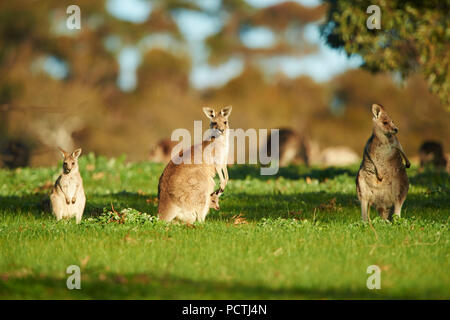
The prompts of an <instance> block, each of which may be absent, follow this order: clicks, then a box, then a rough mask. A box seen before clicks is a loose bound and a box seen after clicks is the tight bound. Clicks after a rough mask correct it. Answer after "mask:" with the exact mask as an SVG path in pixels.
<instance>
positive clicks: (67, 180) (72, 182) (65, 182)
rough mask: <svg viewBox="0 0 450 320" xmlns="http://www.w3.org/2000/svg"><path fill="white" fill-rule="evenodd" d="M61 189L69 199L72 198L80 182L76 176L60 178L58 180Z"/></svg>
mask: <svg viewBox="0 0 450 320" xmlns="http://www.w3.org/2000/svg"><path fill="white" fill-rule="evenodd" d="M60 184H61V187H62V188H63V190H65V191H66V192H67V195H68V196H69V197H73V196H74V195H75V193H76V191H77V186H79V184H80V180H79V178H78V177H76V176H67V175H66V176H62V178H61V180H60Z"/></svg>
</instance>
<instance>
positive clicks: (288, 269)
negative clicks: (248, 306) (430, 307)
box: [0, 155, 450, 299]
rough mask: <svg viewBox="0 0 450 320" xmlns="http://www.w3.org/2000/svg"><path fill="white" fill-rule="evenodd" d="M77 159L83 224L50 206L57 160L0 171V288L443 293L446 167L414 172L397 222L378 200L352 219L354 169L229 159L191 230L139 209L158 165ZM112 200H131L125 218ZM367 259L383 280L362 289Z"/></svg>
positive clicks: (16, 293)
mask: <svg viewBox="0 0 450 320" xmlns="http://www.w3.org/2000/svg"><path fill="white" fill-rule="evenodd" d="M80 166H81V172H82V176H83V179H84V186H85V191H86V194H87V206H86V210H85V214H84V218H83V222H82V223H81V224H80V225H76V224H75V221H74V220H70V221H60V222H56V221H55V219H54V218H53V217H52V216H51V214H50V209H49V206H48V192H49V190H48V189H47V187H48V185H47V186H46V182H47V181H51V182H53V181H54V180H55V179H56V177H57V176H58V174H59V171H60V169H59V168H56V167H53V168H34V169H31V168H25V169H18V170H0V298H3V299H5V298H6V299H16V298H33V299H35V298H38V299H93V298H94V299H123V298H127V299H128V298H137V299H141V298H149V299H304V298H306V299H310V298H313V299H322V298H326V299H341V298H342V299H354V298H362V299H372V298H375V299H405V298H406V299H415V298H426V299H428V298H437V299H449V298H450V277H449V273H448V271H449V235H448V220H449V208H450V197H449V194H450V178H449V176H448V175H446V174H437V173H434V174H433V173H423V174H419V173H418V172H417V170H416V169H411V170H409V171H408V173H409V175H410V180H411V187H410V192H409V194H408V198H407V200H406V202H405V204H404V210H403V218H402V219H399V220H396V221H394V222H393V223H389V222H384V221H382V220H380V219H379V218H375V211H374V210H372V218H374V219H373V228H371V227H370V225H368V224H364V223H362V222H360V209H359V204H358V202H357V199H356V193H355V184H354V180H355V174H356V171H357V167H356V166H354V167H349V168H342V169H337V168H328V169H319V168H312V169H309V168H304V167H295V166H292V167H288V168H283V169H281V170H280V172H279V174H278V175H277V176H274V177H264V176H260V175H259V169H258V168H256V167H252V166H234V167H231V168H230V169H229V172H230V179H231V180H230V182H229V184H228V186H227V190H226V192H225V193H224V195H223V196H222V197H221V203H220V205H221V210H220V211H219V212H217V211H213V210H211V212H210V214H209V215H208V217H207V219H206V223H204V224H195V225H193V226H186V225H168V224H165V223H163V222H162V221H157V219H155V218H152V217H150V216H148V215H145V214H144V213H148V214H151V215H155V214H156V212H157V204H156V202H155V198H156V193H157V183H158V178H159V175H160V173H161V171H162V169H163V165H159V164H149V163H133V164H127V163H126V162H125V161H124V159H123V158H121V159H106V158H103V157H97V158H95V157H94V156H93V155H87V156H84V157H82V158H81V163H80ZM333 199H335V200H333ZM111 203H112V204H113V205H114V209H115V210H116V211H117V212H121V211H122V210H124V209H126V208H134V209H135V210H128V214H127V215H126V216H124V217H123V219H122V221H120V222H123V223H119V222H117V221H116V220H111V219H110V218H114V214H112V213H111V211H112V210H111ZM139 212H142V214H139ZM239 214H241V217H244V218H245V219H246V220H239V218H238V219H236V217H235V216H236V215H239ZM233 217H235V218H233ZM116 218H117V215H116ZM114 221H116V222H114ZM239 221H241V222H246V223H242V224H236V223H235V222H239ZM69 265H79V266H80V267H81V274H82V277H81V287H82V289H81V290H68V289H67V288H66V279H67V277H68V276H69V275H67V274H66V273H65V271H66V268H67V267H68V266H69ZM369 265H378V266H380V268H381V270H382V272H381V289H380V290H368V289H367V287H366V280H367V278H368V276H369V275H368V274H367V273H366V269H367V267H368V266H369Z"/></svg>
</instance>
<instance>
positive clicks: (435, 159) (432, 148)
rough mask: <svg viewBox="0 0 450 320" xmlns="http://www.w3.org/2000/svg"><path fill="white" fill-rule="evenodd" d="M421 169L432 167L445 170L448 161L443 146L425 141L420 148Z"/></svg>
mask: <svg viewBox="0 0 450 320" xmlns="http://www.w3.org/2000/svg"><path fill="white" fill-rule="evenodd" d="M419 158H420V169H421V170H423V169H424V168H425V167H427V166H429V165H432V166H433V167H434V168H435V169H438V170H445V169H446V167H447V159H446V156H445V153H444V148H443V147H442V144H441V143H439V142H436V141H425V142H424V143H422V145H421V146H420V148H419Z"/></svg>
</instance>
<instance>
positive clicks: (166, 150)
mask: <svg viewBox="0 0 450 320" xmlns="http://www.w3.org/2000/svg"><path fill="white" fill-rule="evenodd" d="M177 143H178V142H177V141H172V140H170V139H167V138H164V139H161V140H159V141H158V143H157V144H156V145H155V146H154V147H153V149H152V150H151V151H150V154H149V160H150V161H153V162H163V163H167V162H169V161H170V158H171V155H172V149H173V148H174V147H175V146H176V145H177Z"/></svg>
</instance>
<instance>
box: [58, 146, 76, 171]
mask: <svg viewBox="0 0 450 320" xmlns="http://www.w3.org/2000/svg"><path fill="white" fill-rule="evenodd" d="M58 149H59V151H61V154H62V156H63V158H64V162H63V172H64V174H69V173H70V172H76V171H77V170H78V157H79V156H80V154H81V148H78V149H76V150H75V151H73V152H72V153H68V152H66V151H64V150H63V149H61V148H59V147H58Z"/></svg>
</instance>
